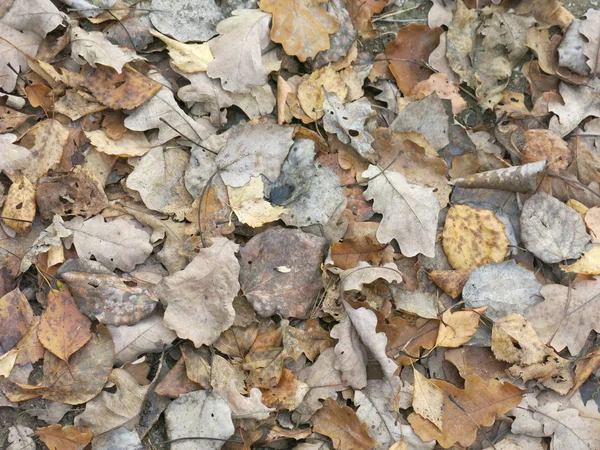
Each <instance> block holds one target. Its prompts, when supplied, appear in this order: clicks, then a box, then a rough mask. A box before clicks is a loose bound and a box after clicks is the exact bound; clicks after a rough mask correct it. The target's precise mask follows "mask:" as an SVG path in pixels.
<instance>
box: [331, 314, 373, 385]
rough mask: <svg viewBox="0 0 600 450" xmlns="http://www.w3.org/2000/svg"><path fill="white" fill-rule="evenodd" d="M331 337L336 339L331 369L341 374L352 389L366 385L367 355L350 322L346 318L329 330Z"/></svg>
mask: <svg viewBox="0 0 600 450" xmlns="http://www.w3.org/2000/svg"><path fill="white" fill-rule="evenodd" d="M331 337H332V338H334V339H338V341H339V342H338V343H337V345H336V346H335V349H334V351H335V361H334V363H333V367H335V368H336V369H337V370H339V371H341V372H342V376H343V378H344V381H345V382H346V383H348V384H349V385H350V386H352V387H353V388H354V389H362V388H364V387H365V386H366V385H367V361H368V355H367V351H366V350H365V347H364V346H363V344H362V342H361V341H360V337H359V336H358V333H357V331H356V329H355V328H354V326H353V325H352V321H351V320H350V319H349V318H348V317H346V318H345V319H344V320H343V321H342V322H340V323H338V324H337V325H336V326H334V327H333V328H332V329H331Z"/></svg>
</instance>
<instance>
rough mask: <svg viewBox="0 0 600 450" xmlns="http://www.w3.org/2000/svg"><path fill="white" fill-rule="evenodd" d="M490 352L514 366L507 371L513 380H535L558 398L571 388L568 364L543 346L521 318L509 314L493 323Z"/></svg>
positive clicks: (571, 376)
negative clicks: (558, 395) (556, 394)
mask: <svg viewBox="0 0 600 450" xmlns="http://www.w3.org/2000/svg"><path fill="white" fill-rule="evenodd" d="M492 351H493V352H494V356H495V357H496V358H497V359H499V360H501V361H506V362H509V363H512V364H514V365H513V366H512V367H509V368H508V372H509V373H510V374H511V375H512V376H514V377H520V378H522V379H523V381H529V380H531V379H537V380H538V381H539V382H540V383H541V384H543V385H544V386H546V387H547V388H549V389H552V390H554V391H556V392H558V393H559V394H562V395H566V394H567V393H568V392H569V390H570V389H571V388H572V387H573V374H572V373H571V370H570V361H569V360H568V359H565V358H562V357H560V356H558V354H556V352H555V351H554V350H552V349H551V348H550V347H548V346H547V345H545V344H544V343H543V342H542V340H541V339H540V338H539V337H538V335H537V333H536V332H535V330H534V328H533V326H532V325H531V324H530V323H529V322H528V321H527V319H525V318H524V317H523V316H520V315H518V314H511V315H509V316H506V317H503V318H501V319H499V320H497V321H496V322H494V328H493V329H492Z"/></svg>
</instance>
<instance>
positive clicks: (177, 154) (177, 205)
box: [126, 147, 193, 220]
mask: <svg viewBox="0 0 600 450" xmlns="http://www.w3.org/2000/svg"><path fill="white" fill-rule="evenodd" d="M189 159H190V157H189V154H188V153H187V152H186V151H184V150H182V149H178V148H172V149H163V148H162V147H154V148H152V149H151V150H150V151H149V152H148V153H146V154H145V155H144V156H142V158H141V159H140V160H139V161H138V163H137V164H136V165H135V168H134V169H133V172H131V173H130V174H129V176H128V177H127V181H126V185H127V187H128V188H129V189H133V190H135V191H138V192H139V193H140V197H142V201H143V202H144V204H145V205H146V206H147V207H148V208H149V209H152V210H154V211H160V212H162V213H164V214H175V217H176V218H177V219H179V220H181V219H183V216H184V215H185V212H186V210H189V209H191V207H192V202H193V198H192V196H191V195H190V194H189V192H188V191H187V189H186V188H185V184H184V179H183V176H184V173H185V169H186V167H187V166H188V163H189Z"/></svg>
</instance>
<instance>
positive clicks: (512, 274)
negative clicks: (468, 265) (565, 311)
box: [463, 259, 541, 320]
mask: <svg viewBox="0 0 600 450" xmlns="http://www.w3.org/2000/svg"><path fill="white" fill-rule="evenodd" d="M540 287H541V285H540V282H539V281H538V280H537V279H536V277H535V275H534V274H533V272H531V271H529V270H527V269H525V268H524V267H522V266H519V265H518V264H517V263H515V261H514V260H512V259H511V260H509V261H505V262H502V263H491V264H487V265H485V266H481V267H478V268H477V269H475V270H473V272H472V273H471V276H470V277H469V281H467V284H465V287H464V288H463V299H464V301H465V306H466V307H467V308H480V307H482V306H487V307H488V309H487V311H486V312H485V315H486V317H489V318H490V319H491V320H498V319H500V318H502V317H504V316H507V315H509V314H511V313H517V314H522V313H523V312H524V311H525V309H527V308H528V307H529V306H533V305H535V304H536V303H539V301H540V298H539V293H540Z"/></svg>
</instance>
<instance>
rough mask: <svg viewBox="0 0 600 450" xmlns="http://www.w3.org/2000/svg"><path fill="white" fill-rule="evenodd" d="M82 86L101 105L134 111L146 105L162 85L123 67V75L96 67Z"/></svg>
mask: <svg viewBox="0 0 600 450" xmlns="http://www.w3.org/2000/svg"><path fill="white" fill-rule="evenodd" d="M83 86H84V87H85V88H86V89H88V90H89V91H90V92H91V93H92V95H93V96H94V97H96V99H97V100H98V101H99V102H100V103H102V104H103V105H106V106H108V107H109V108H112V109H134V108H137V107H138V106H140V105H142V104H144V103H146V102H147V101H148V100H149V99H150V98H152V97H153V96H154V94H156V93H157V92H158V91H159V90H160V88H161V87H162V84H160V83H159V82H157V81H154V80H152V79H151V78H148V77H147V76H145V75H143V74H142V73H140V72H138V71H136V70H134V69H132V68H130V67H129V66H125V68H124V69H123V73H117V71H116V70H114V69H112V68H110V67H105V66H98V67H97V68H96V70H95V71H94V73H93V75H92V76H90V77H87V78H86V79H85V82H84V83H83Z"/></svg>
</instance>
